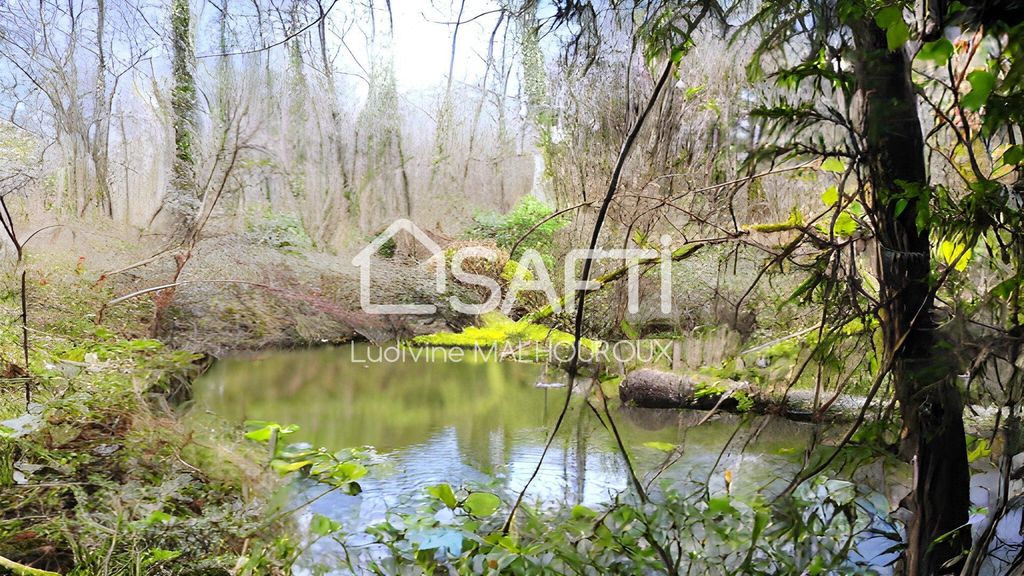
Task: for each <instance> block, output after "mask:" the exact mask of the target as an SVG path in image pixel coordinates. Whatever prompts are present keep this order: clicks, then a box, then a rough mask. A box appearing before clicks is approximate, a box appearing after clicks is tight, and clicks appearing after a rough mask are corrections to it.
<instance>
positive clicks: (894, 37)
mask: <svg viewBox="0 0 1024 576" xmlns="http://www.w3.org/2000/svg"><path fill="white" fill-rule="evenodd" d="M875 24H878V27H879V28H881V29H883V30H885V40H886V44H888V47H889V51H890V52H892V51H894V50H897V49H899V48H901V47H902V46H903V45H904V44H906V43H907V40H910V27H909V26H907V23H906V22H905V21H904V20H903V8H901V7H900V6H887V7H885V8H882V9H881V10H879V11H878V14H876V15H875Z"/></svg>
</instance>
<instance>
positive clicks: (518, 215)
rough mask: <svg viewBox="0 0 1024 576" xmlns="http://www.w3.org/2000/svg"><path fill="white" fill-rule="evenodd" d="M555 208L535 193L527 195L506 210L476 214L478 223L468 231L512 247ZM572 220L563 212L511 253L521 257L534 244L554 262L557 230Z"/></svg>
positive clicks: (549, 261) (473, 236) (508, 247)
mask: <svg viewBox="0 0 1024 576" xmlns="http://www.w3.org/2000/svg"><path fill="white" fill-rule="evenodd" d="M554 212H555V211H554V209H553V208H551V207H550V206H548V205H547V204H544V203H543V202H541V201H540V200H538V199H537V198H535V197H533V196H524V197H523V198H522V199H521V200H519V202H517V203H516V205H515V206H514V207H513V208H512V210H510V211H509V212H508V213H506V214H499V213H497V212H485V213H482V214H477V215H476V216H474V217H473V220H474V225H473V227H472V228H470V229H469V230H468V231H467V235H468V236H469V237H470V238H474V239H487V240H493V241H494V242H495V243H496V244H497V245H498V247H499V248H502V249H503V250H509V251H510V252H511V250H512V247H513V246H515V244H516V242H518V241H519V239H520V238H522V237H523V235H524V234H526V233H527V232H529V231H530V229H532V228H533V227H534V226H536V225H537V223H539V222H541V221H542V220H544V219H545V218H548V217H550V216H551V215H552V214H554ZM568 223H569V218H568V217H566V216H559V217H557V218H552V219H551V220H548V221H547V222H544V223H543V224H541V225H540V226H538V227H537V229H536V230H534V231H533V232H531V233H530V235H529V236H528V237H527V238H526V239H525V240H523V241H522V242H521V243H520V244H519V246H518V247H516V250H515V253H513V254H512V255H511V256H512V258H513V259H515V260H518V259H519V258H520V257H522V255H523V251H525V250H526V249H528V248H532V249H533V250H536V251H537V252H539V253H540V254H541V255H542V256H543V257H544V260H545V261H546V262H547V263H548V264H551V263H552V262H551V261H552V260H553V259H552V250H553V242H554V238H555V232H557V231H558V230H560V229H561V228H563V227H564V226H565V225H566V224H568Z"/></svg>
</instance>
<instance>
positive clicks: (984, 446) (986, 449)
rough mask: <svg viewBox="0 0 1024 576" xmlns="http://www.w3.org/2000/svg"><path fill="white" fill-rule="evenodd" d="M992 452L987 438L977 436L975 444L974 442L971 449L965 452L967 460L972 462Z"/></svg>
mask: <svg viewBox="0 0 1024 576" xmlns="http://www.w3.org/2000/svg"><path fill="white" fill-rule="evenodd" d="M991 454H992V447H991V446H990V445H989V443H988V440H986V439H984V438H978V442H977V444H975V446H974V449H973V450H968V452H967V462H969V463H973V462H974V461H975V460H978V459H980V458H985V457H987V456H989V455H991Z"/></svg>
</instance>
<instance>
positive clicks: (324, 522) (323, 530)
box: [309, 514, 341, 536]
mask: <svg viewBox="0 0 1024 576" xmlns="http://www.w3.org/2000/svg"><path fill="white" fill-rule="evenodd" d="M338 530H341V524H339V523H338V522H335V521H334V520H331V519H330V518H328V517H327V516H324V515H323V514H313V519H312V520H310V522H309V531H310V532H312V533H313V534H316V535H317V536H327V535H328V534H333V533H335V532H337V531H338Z"/></svg>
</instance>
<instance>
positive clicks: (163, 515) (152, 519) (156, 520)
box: [142, 510, 174, 526]
mask: <svg viewBox="0 0 1024 576" xmlns="http://www.w3.org/2000/svg"><path fill="white" fill-rule="evenodd" d="M173 520H174V516H171V515H170V514H168V513H167V512H164V511H162V510H156V511H154V512H153V513H152V514H150V515H149V516H147V517H146V519H145V520H143V521H142V524H143V526H152V525H153V524H167V523H168V522H172V521H173Z"/></svg>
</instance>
